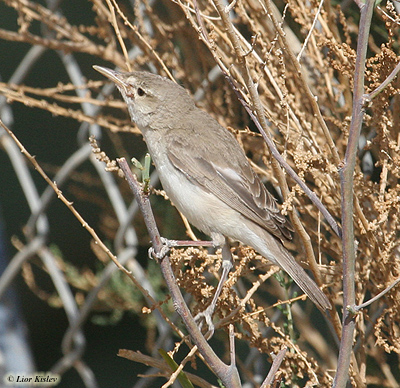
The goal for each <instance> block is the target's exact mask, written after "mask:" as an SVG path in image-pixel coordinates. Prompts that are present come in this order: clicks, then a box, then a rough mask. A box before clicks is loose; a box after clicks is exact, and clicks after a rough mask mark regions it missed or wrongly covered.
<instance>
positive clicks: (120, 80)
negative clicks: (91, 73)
mask: <svg viewBox="0 0 400 388" xmlns="http://www.w3.org/2000/svg"><path fill="white" fill-rule="evenodd" d="M93 69H95V70H97V71H98V72H99V73H101V74H103V75H104V76H106V77H107V78H109V79H110V80H111V81H113V82H114V83H115V84H116V85H117V86H119V87H120V88H122V89H124V90H125V92H126V82H125V77H124V75H123V73H120V72H119V71H115V70H111V69H109V68H108V67H102V66H96V65H93Z"/></svg>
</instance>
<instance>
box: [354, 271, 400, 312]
mask: <svg viewBox="0 0 400 388" xmlns="http://www.w3.org/2000/svg"><path fill="white" fill-rule="evenodd" d="M399 282H400V277H399V278H397V279H396V280H395V281H394V282H393V283H392V284H391V285H390V286H389V287H386V288H385V289H384V290H383V291H381V292H380V293H379V294H378V295H375V296H374V297H373V298H371V299H370V300H368V301H367V302H364V303H362V304H359V305H358V306H355V307H353V309H354V313H357V312H358V311H360V310H362V309H364V308H365V307H368V306H369V305H370V304H372V303H374V302H375V301H377V300H378V299H380V298H382V296H383V295H385V294H387V293H388V292H389V291H390V290H391V289H392V288H393V287H395V286H397V284H398V283H399Z"/></svg>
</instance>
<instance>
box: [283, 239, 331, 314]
mask: <svg viewBox="0 0 400 388" xmlns="http://www.w3.org/2000/svg"><path fill="white" fill-rule="evenodd" d="M276 245H277V247H278V249H279V250H280V258H279V259H280V260H279V266H280V267H282V269H283V270H284V271H285V272H287V274H288V275H289V276H290V277H291V278H292V279H293V280H294V281H295V282H296V284H297V285H298V286H299V287H300V288H301V289H302V290H303V292H304V293H306V294H307V296H308V297H309V298H310V299H311V301H312V302H313V303H314V304H315V305H316V306H317V307H318V308H319V309H320V310H321V311H323V312H326V310H330V309H331V308H332V306H331V304H330V302H329V299H328V298H327V296H326V295H325V294H324V293H323V292H322V291H321V290H320V288H319V287H318V286H317V284H316V283H315V282H314V280H312V279H311V278H310V276H308V274H307V272H306V271H305V270H304V268H303V267H301V266H300V264H298V263H297V261H296V260H295V258H294V257H293V256H292V255H291V254H290V253H289V251H288V250H287V249H286V248H285V247H284V246H283V245H281V244H280V243H279V242H277V244H276Z"/></svg>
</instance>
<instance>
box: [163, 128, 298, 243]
mask: <svg viewBox="0 0 400 388" xmlns="http://www.w3.org/2000/svg"><path fill="white" fill-rule="evenodd" d="M229 136H230V135H229ZM225 140H227V139H225ZM229 141H235V142H236V140H235V139H233V138H232V139H229ZM170 144H171V146H170V147H168V150H167V154H168V158H169V160H170V161H171V163H172V164H173V165H174V166H175V168H177V169H178V170H180V171H181V172H182V173H183V174H185V175H186V177H187V178H188V179H189V180H191V181H193V182H196V184H198V185H200V186H201V187H203V188H204V189H205V190H207V191H208V192H211V193H212V194H214V195H215V196H216V197H217V198H219V199H220V200H221V201H223V202H224V203H226V204H227V205H229V206H230V207H232V208H233V209H235V210H236V211H238V212H239V213H240V214H242V215H243V216H244V217H246V218H248V219H249V220H251V221H253V222H255V223H256V224H258V225H260V226H261V227H262V228H264V229H265V230H267V231H268V232H270V233H271V234H272V235H274V236H275V237H277V238H279V239H280V240H290V239H291V233H290V232H291V231H292V230H293V229H292V226H291V224H290V222H289V221H288V220H287V219H286V218H285V217H284V216H283V215H282V214H281V212H280V211H279V208H278V206H277V204H276V201H275V198H274V197H273V196H272V195H271V194H270V193H269V192H268V190H267V189H266V188H265V186H264V185H263V183H262V182H261V180H260V178H259V177H258V175H257V174H256V173H255V172H254V170H253V169H252V168H251V166H250V164H249V162H248V160H247V159H246V157H245V155H244V153H242V150H241V149H240V146H239V145H238V144H236V145H235V147H236V146H237V147H238V148H239V150H238V151H240V152H239V156H238V155H236V154H235V156H233V155H227V154H226V152H224V148H223V146H221V148H220V149H219V152H220V154H219V155H218V156H219V157H218V159H219V160H220V161H221V159H222V160H223V163H222V165H216V164H215V163H213V162H212V159H213V158H212V153H213V152H216V151H215V150H217V152H218V146H216V144H213V145H211V146H210V147H208V148H207V149H203V150H202V149H201V147H199V148H198V149H197V150H196V154H197V155H196V156H193V154H192V153H191V152H190V148H191V147H188V144H187V140H186V138H184V137H175V138H174V139H173V140H172V141H171V143H170ZM216 147H217V148H216ZM221 156H222V158H221Z"/></svg>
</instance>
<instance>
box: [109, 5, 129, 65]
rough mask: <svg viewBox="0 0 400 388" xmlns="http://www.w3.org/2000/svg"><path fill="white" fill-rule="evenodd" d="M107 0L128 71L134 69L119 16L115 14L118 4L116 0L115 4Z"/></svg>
mask: <svg viewBox="0 0 400 388" xmlns="http://www.w3.org/2000/svg"><path fill="white" fill-rule="evenodd" d="M106 1H107V5H108V8H109V9H110V12H111V24H112V26H113V28H114V31H115V34H116V35H117V39H118V42H119V45H120V46H121V49H122V52H123V54H124V57H125V65H126V68H127V70H128V71H132V68H131V64H130V62H129V55H128V50H127V49H126V46H125V43H124V40H123V39H122V36H121V31H120V30H119V27H118V22H117V18H116V16H115V8H116V7H118V6H117V4H116V2H115V1H113V4H114V5H113V4H111V1H110V0H106Z"/></svg>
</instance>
